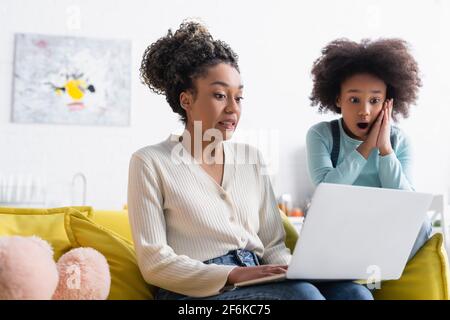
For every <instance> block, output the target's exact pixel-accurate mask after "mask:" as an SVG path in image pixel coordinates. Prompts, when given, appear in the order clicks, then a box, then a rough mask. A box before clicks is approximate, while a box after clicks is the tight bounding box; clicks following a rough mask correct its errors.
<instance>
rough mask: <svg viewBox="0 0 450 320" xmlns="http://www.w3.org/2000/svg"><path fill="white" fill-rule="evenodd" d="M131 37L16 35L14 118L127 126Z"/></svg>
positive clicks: (45, 121) (17, 119)
mask: <svg viewBox="0 0 450 320" xmlns="http://www.w3.org/2000/svg"><path fill="white" fill-rule="evenodd" d="M130 60H131V41H129V40H113V39H112V40H109V39H91V38H82V37H66V36H53V35H39V34H16V35H15V61H14V89H13V110H12V121H13V122H18V123H54V124H76V125H105V126H128V125H129V123H130V96H131V92H130V87H131V85H130V78H131V68H130Z"/></svg>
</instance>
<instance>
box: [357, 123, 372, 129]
mask: <svg viewBox="0 0 450 320" xmlns="http://www.w3.org/2000/svg"><path fill="white" fill-rule="evenodd" d="M356 125H357V126H358V128H360V129H367V128H368V127H369V123H367V122H358V123H357V124H356Z"/></svg>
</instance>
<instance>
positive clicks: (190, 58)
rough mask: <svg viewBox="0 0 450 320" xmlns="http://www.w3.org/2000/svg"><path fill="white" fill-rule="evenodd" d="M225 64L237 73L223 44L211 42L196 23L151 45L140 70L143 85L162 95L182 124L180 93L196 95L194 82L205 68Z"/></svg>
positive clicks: (234, 57) (185, 24)
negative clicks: (186, 92)
mask: <svg viewBox="0 0 450 320" xmlns="http://www.w3.org/2000/svg"><path fill="white" fill-rule="evenodd" d="M219 63H228V64H230V65H231V66H233V67H234V68H236V70H237V71H238V72H239V67H238V56H237V55H236V53H234V52H233V50H232V49H231V48H230V47H229V46H228V45H227V44H226V43H225V42H223V41H220V40H214V39H213V37H212V36H211V34H210V33H209V31H208V30H207V29H206V27H204V26H203V25H201V24H200V23H197V22H192V21H187V22H183V23H182V24H181V25H180V27H179V29H178V30H176V31H175V33H172V30H170V29H169V31H168V33H167V35H166V36H164V37H162V38H160V39H159V40H157V41H156V42H154V43H152V44H151V45H150V46H148V47H147V49H146V50H145V52H144V55H143V57H142V63H141V67H140V77H141V81H142V83H143V84H146V85H147V86H148V87H149V88H150V90H152V91H153V92H155V93H157V94H164V95H165V96H166V100H167V102H168V103H169V105H170V107H171V108H172V111H173V112H175V113H177V114H179V115H180V119H181V121H182V122H183V123H184V124H186V122H187V116H186V111H185V110H184V109H183V108H182V107H181V105H180V101H179V97H180V94H181V93H182V92H184V91H191V92H193V93H194V96H195V93H196V89H195V86H194V81H193V80H194V79H196V78H197V77H199V76H204V75H205V74H206V73H207V71H208V68H209V67H212V66H215V65H217V64H219Z"/></svg>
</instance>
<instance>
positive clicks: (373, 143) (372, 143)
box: [356, 107, 384, 159]
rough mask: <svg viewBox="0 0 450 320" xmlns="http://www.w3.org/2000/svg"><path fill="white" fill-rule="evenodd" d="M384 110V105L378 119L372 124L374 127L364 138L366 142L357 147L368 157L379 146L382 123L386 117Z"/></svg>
mask: <svg viewBox="0 0 450 320" xmlns="http://www.w3.org/2000/svg"><path fill="white" fill-rule="evenodd" d="M383 110H384V107H383V109H382V110H381V112H380V114H379V115H378V117H377V120H375V122H374V123H373V124H372V127H371V128H370V131H369V134H368V135H367V138H366V140H364V142H363V143H361V144H360V145H359V147H358V148H357V149H356V150H358V152H359V153H360V154H361V155H362V156H363V157H364V158H366V159H368V158H369V156H370V153H371V152H372V150H373V149H374V148H376V147H377V142H378V138H379V135H380V131H381V124H382V122H383V118H384V112H383Z"/></svg>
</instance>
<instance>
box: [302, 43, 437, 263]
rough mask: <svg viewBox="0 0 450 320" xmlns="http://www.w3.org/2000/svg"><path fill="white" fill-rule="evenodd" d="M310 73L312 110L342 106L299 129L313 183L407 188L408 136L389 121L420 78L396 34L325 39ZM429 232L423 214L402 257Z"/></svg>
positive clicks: (411, 99) (405, 107)
mask: <svg viewBox="0 0 450 320" xmlns="http://www.w3.org/2000/svg"><path fill="white" fill-rule="evenodd" d="M312 76H313V83H314V85H313V90H312V94H311V97H310V99H311V101H312V105H313V106H318V107H319V111H328V110H329V111H332V112H334V113H337V114H342V117H341V118H340V119H338V120H333V121H331V122H321V123H318V124H316V125H314V126H313V127H311V128H310V129H309V131H308V133H307V138H306V146H307V154H308V170H309V174H310V176H311V179H312V181H313V183H314V184H316V185H317V184H319V183H321V182H329V183H342V184H351V185H360V186H369V187H380V188H393V189H402V190H414V188H413V186H412V182H411V181H412V179H411V162H412V161H411V160H412V159H411V143H410V141H409V140H408V138H407V137H406V136H405V134H404V133H403V132H402V130H400V129H399V128H398V127H396V126H393V121H396V120H398V116H399V115H402V116H403V117H405V118H406V117H408V115H409V107H410V105H411V104H413V103H415V102H416V98H417V92H418V89H419V87H420V86H421V81H420V78H419V75H418V66H417V63H416V61H415V60H414V58H413V57H412V56H411V54H410V53H409V51H408V47H407V43H406V42H405V41H403V40H399V39H383V40H378V41H369V40H364V41H362V42H361V43H356V42H352V41H349V40H345V39H343V40H336V41H333V42H331V43H330V44H328V45H327V46H326V47H325V48H324V49H323V50H322V56H321V57H319V58H318V59H317V60H316V61H315V63H314V66H313V69H312ZM430 232H431V224H430V222H429V221H428V220H427V221H426V222H425V223H424V224H423V226H422V229H421V231H420V234H419V236H418V238H417V241H416V243H415V245H414V247H413V250H412V252H411V255H410V258H411V257H412V256H413V255H414V254H415V253H416V252H417V250H418V249H419V248H420V247H421V246H422V245H423V244H424V243H425V242H426V240H427V239H428V237H429V235H430Z"/></svg>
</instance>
